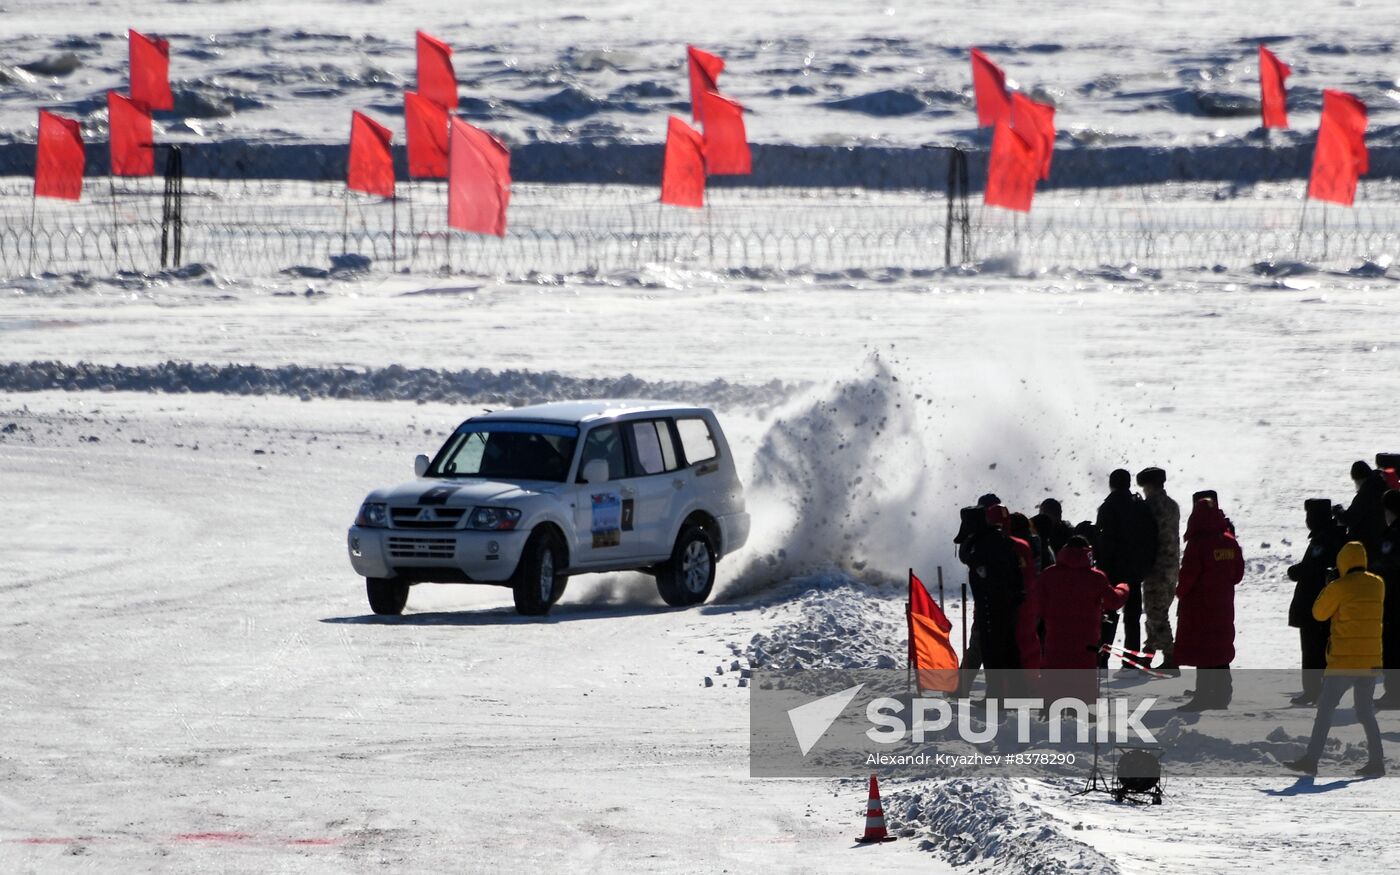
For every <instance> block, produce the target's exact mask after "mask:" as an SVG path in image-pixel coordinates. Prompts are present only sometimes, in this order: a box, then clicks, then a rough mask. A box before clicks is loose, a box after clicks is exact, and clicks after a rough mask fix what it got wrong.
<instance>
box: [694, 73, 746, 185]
mask: <svg viewBox="0 0 1400 875" xmlns="http://www.w3.org/2000/svg"><path fill="white" fill-rule="evenodd" d="M701 105H702V106H703V107H704V113H705V172H706V173H708V174H709V175H710V176H721V175H733V176H743V175H745V174H748V173H752V172H753V159H752V157H751V156H750V154H749V142H748V137H747V135H746V134H745V133H744V108H743V107H742V106H740V105H739V104H738V103H736V102H735V101H733V100H730V99H729V98H727V97H723V96H721V95H719V94H716V93H715V92H713V91H706V92H705V94H704V96H703V97H702V98H701Z"/></svg>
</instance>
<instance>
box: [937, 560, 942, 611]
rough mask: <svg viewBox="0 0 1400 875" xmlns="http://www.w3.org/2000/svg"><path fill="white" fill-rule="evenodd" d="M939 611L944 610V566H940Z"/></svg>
mask: <svg viewBox="0 0 1400 875" xmlns="http://www.w3.org/2000/svg"><path fill="white" fill-rule="evenodd" d="M938 609H939V610H940V611H941V610H943V566H942V565H940V566H938Z"/></svg>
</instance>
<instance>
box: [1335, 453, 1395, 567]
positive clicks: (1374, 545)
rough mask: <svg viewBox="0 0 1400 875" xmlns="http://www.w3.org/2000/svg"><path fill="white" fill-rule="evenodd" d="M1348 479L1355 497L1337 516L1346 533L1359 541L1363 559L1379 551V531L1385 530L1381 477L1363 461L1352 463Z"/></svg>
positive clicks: (1383, 487) (1384, 483) (1384, 489)
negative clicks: (1354, 490)
mask: <svg viewBox="0 0 1400 875" xmlns="http://www.w3.org/2000/svg"><path fill="white" fill-rule="evenodd" d="M1351 480H1352V482H1353V483H1355V484H1356V497H1355V498H1353V499H1352V500H1351V504H1350V505H1348V506H1347V509H1346V510H1344V511H1342V512H1341V514H1340V518H1341V521H1342V522H1343V523H1345V524H1346V527H1347V533H1348V534H1349V535H1350V536H1351V539H1352V540H1353V541H1360V542H1361V544H1362V546H1364V547H1365V548H1366V555H1367V556H1375V555H1376V554H1377V553H1378V552H1379V550H1380V548H1381V532H1384V531H1385V509H1384V508H1383V507H1382V506H1381V502H1382V500H1383V499H1384V497H1385V493H1386V489H1387V486H1386V482H1385V475H1383V474H1381V472H1379V471H1377V470H1375V469H1373V468H1372V467H1371V466H1370V465H1368V464H1366V463H1365V462H1360V461H1358V462H1354V463H1352V466H1351Z"/></svg>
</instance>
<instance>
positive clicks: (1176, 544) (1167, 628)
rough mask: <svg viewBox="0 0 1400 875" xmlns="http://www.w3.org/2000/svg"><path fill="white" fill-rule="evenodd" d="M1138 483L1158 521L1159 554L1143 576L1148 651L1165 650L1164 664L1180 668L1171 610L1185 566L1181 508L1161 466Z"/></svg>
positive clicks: (1145, 472) (1146, 472) (1145, 471)
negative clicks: (1174, 643)
mask: <svg viewBox="0 0 1400 875" xmlns="http://www.w3.org/2000/svg"><path fill="white" fill-rule="evenodd" d="M1137 484H1138V486H1140V487H1142V494H1143V498H1145V499H1146V501H1147V507H1148V509H1149V510H1151V511H1152V518H1153V519H1154V520H1156V522H1157V558H1156V561H1154V562H1153V563H1152V570H1151V571H1149V572H1147V576H1146V577H1144V578H1143V580H1142V607H1143V613H1144V614H1146V615H1147V624H1146V625H1147V646H1146V647H1145V648H1144V649H1145V650H1148V651H1159V652H1161V654H1162V665H1161V666H1159V667H1160V668H1164V669H1167V670H1169V671H1171V670H1175V669H1176V660H1175V659H1174V658H1173V656H1172V646H1173V645H1172V624H1171V618H1170V611H1171V606H1172V599H1173V598H1175V597H1176V583H1177V574H1178V572H1179V571H1180V568H1181V508H1180V507H1179V506H1178V505H1177V503H1176V501H1174V500H1173V499H1172V497H1171V496H1170V495H1168V494H1167V488H1166V487H1167V472H1165V471H1163V470H1162V469H1161V468H1144V469H1143V470H1142V471H1139V472H1138V475H1137Z"/></svg>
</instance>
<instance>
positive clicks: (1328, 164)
mask: <svg viewBox="0 0 1400 875" xmlns="http://www.w3.org/2000/svg"><path fill="white" fill-rule="evenodd" d="M1370 169H1371V166H1370V156H1369V155H1368V154H1367V152H1366V105H1365V104H1363V103H1362V102H1361V101H1360V100H1358V99H1357V98H1356V97H1354V96H1352V95H1350V94H1347V93H1346V92H1345V91H1333V90H1332V89H1330V88H1329V89H1327V90H1325V91H1323V92H1322V123H1321V124H1320V125H1318V128H1317V149H1316V150H1315V151H1314V152H1313V166H1312V178H1311V179H1310V180H1309V181H1308V197H1310V198H1312V199H1313V200H1320V201H1331V202H1333V203H1337V204H1342V205H1344V206H1348V207H1349V206H1351V205H1352V203H1353V202H1354V201H1355V200H1356V180H1357V179H1358V177H1360V176H1361V175H1362V174H1364V173H1366V172H1367V171H1369V170H1370Z"/></svg>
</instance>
